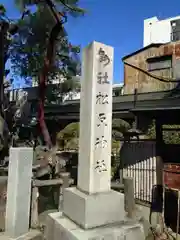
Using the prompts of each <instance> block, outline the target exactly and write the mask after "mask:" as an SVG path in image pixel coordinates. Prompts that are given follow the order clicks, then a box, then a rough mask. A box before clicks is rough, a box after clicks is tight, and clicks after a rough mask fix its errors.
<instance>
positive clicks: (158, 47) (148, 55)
mask: <svg viewBox="0 0 180 240" xmlns="http://www.w3.org/2000/svg"><path fill="white" fill-rule="evenodd" d="M122 60H123V63H124V89H123V91H124V94H133V93H134V91H135V89H137V91H138V92H139V93H143V92H157V91H165V90H170V89H173V88H174V87H176V84H177V83H176V82H174V83H173V82H164V81H160V80H157V79H156V78H155V77H151V76H149V75H147V74H145V73H144V72H142V71H139V70H137V69H136V68H133V67H131V66H129V65H126V63H130V64H131V65H133V66H136V67H138V68H140V69H143V70H145V71H147V72H149V73H150V74H151V75H153V76H159V77H161V78H164V79H165V80H178V79H180V41H177V42H171V43H167V44H158V43H157V44H151V45H149V46H146V47H144V48H141V49H139V50H138V51H136V52H133V53H131V54H129V55H127V56H125V57H123V59H122Z"/></svg>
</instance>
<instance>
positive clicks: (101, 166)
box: [95, 160, 107, 173]
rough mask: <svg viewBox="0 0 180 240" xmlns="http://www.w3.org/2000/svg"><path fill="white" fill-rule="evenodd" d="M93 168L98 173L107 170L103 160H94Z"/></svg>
mask: <svg viewBox="0 0 180 240" xmlns="http://www.w3.org/2000/svg"><path fill="white" fill-rule="evenodd" d="M95 170H96V171H97V172H98V173H102V172H106V171H107V167H106V164H105V161H104V160H98V161H96V165H95Z"/></svg>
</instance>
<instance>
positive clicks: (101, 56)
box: [98, 48, 111, 66]
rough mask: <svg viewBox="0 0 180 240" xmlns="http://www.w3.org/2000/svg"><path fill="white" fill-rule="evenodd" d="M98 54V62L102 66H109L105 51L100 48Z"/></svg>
mask: <svg viewBox="0 0 180 240" xmlns="http://www.w3.org/2000/svg"><path fill="white" fill-rule="evenodd" d="M98 53H99V62H100V63H104V66H107V65H109V63H110V62H111V60H110V58H109V57H108V55H107V54H106V53H105V51H104V50H103V49H102V48H100V49H99V52H98Z"/></svg>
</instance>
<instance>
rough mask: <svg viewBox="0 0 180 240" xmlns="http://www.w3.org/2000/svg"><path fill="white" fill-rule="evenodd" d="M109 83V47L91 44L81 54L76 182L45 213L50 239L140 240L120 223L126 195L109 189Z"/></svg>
mask: <svg viewBox="0 0 180 240" xmlns="http://www.w3.org/2000/svg"><path fill="white" fill-rule="evenodd" d="M112 80H113V48H112V47H110V46H107V45H104V44H101V43H98V42H93V43H92V44H90V45H89V46H88V47H87V48H85V49H84V51H83V62H82V81H81V100H80V140H79V161H78V184H77V187H76V188H67V189H65V190H64V202H63V212H61V213H53V214H50V215H49V218H48V228H47V239H48V240H58V239H62V240H71V239H77V240H79V239H81V240H86V239H87V240H106V239H107V240H110V239H112V240H114V239H116V240H121V239H125V238H124V236H126V237H127V235H128V234H129V237H127V238H126V239H127V240H129V239H131V238H130V235H131V234H132V233H133V232H134V233H136V236H135V235H134V233H133V235H132V236H133V237H132V239H133V240H141V239H144V238H143V232H142V229H141V226H140V225H139V224H133V225H125V224H124V222H125V221H126V220H125V219H126V217H125V211H124V194H121V193H119V192H116V191H113V190H111V134H112V133H111V129H112ZM52 233H53V235H52Z"/></svg>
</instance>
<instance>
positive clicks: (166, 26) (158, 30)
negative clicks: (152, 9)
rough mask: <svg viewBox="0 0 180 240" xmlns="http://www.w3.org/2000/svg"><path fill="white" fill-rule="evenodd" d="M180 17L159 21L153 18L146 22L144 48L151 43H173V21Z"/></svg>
mask: <svg viewBox="0 0 180 240" xmlns="http://www.w3.org/2000/svg"><path fill="white" fill-rule="evenodd" d="M178 19H180V16H177V17H174V18H168V19H164V20H161V21H160V20H159V19H158V18H157V17H152V18H148V19H145V20H144V43H143V44H144V47H145V46H147V45H149V44H151V43H168V42H170V41H171V21H173V20H178Z"/></svg>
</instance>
